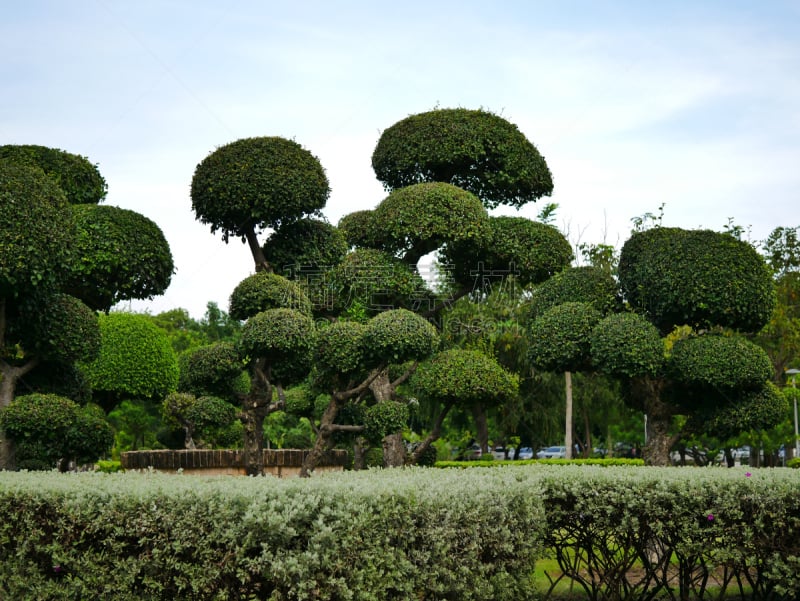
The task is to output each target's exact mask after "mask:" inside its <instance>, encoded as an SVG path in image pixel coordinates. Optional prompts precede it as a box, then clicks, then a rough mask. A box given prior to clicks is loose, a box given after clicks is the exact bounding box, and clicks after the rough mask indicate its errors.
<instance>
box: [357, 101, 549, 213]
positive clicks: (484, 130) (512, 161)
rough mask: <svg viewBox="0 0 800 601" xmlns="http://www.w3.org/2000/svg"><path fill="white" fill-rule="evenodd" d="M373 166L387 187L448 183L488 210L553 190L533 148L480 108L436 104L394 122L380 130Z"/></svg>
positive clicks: (516, 131) (510, 127) (513, 128)
mask: <svg viewBox="0 0 800 601" xmlns="http://www.w3.org/2000/svg"><path fill="white" fill-rule="evenodd" d="M372 167H373V169H374V170H375V175H376V176H377V177H378V179H379V180H380V181H381V182H383V185H384V187H385V188H386V189H387V190H396V189H398V188H403V187H405V186H410V185H412V184H418V183H421V182H446V183H450V184H453V185H456V186H458V187H459V188H463V189H464V190H467V191H469V192H472V193H473V194H475V195H476V196H478V197H479V198H480V199H481V200H482V201H483V203H484V205H485V206H486V207H487V208H490V209H491V208H495V207H497V206H498V205H501V204H506V205H511V206H513V207H517V208H519V207H521V206H522V205H524V204H526V203H528V202H531V201H535V200H537V199H539V198H541V197H542V196H549V195H550V194H551V193H552V191H553V181H552V177H551V175H550V170H549V169H548V168H547V164H546V163H545V161H544V158H543V157H542V156H541V155H540V154H539V151H538V150H537V149H536V147H535V146H534V145H533V144H531V143H530V142H529V141H528V139H527V138H526V137H525V136H524V135H523V134H522V133H521V132H520V131H519V129H517V127H516V126H515V125H513V124H511V123H509V122H508V121H506V120H505V119H503V118H502V117H500V116H498V115H495V114H493V113H490V112H488V111H483V110H469V109H461V108H459V109H436V110H433V111H429V112H425V113H420V114H417V115H411V116H410V117H407V118H405V119H403V120H401V121H399V122H397V123H395V124H394V125H393V126H391V127H390V128H388V129H386V130H385V131H384V132H383V134H381V137H380V139H379V140H378V144H377V146H376V147H375V151H374V152H373V154H372Z"/></svg>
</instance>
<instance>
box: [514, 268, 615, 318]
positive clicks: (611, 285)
mask: <svg viewBox="0 0 800 601" xmlns="http://www.w3.org/2000/svg"><path fill="white" fill-rule="evenodd" d="M566 302H578V303H588V304H590V305H592V306H593V307H594V308H595V309H597V310H598V311H600V313H601V314H602V315H608V314H609V313H613V312H617V311H619V310H620V308H621V299H620V297H619V289H618V286H617V283H616V281H615V280H614V278H613V277H612V276H611V274H610V273H609V272H608V271H606V270H604V269H601V268H599V267H594V266H590V265H586V266H582V267H572V268H568V269H564V270H563V271H560V272H559V273H556V274H555V275H554V276H553V277H551V278H549V279H548V280H546V281H544V282H542V283H541V284H539V285H538V286H536V287H535V288H534V289H533V291H532V293H531V296H530V299H529V300H528V302H527V303H526V307H525V313H526V314H527V318H528V319H530V320H533V319H536V318H537V317H538V316H539V315H541V314H542V313H544V312H545V311H547V310H548V309H550V308H551V307H555V306H556V305H560V304H561V303H566Z"/></svg>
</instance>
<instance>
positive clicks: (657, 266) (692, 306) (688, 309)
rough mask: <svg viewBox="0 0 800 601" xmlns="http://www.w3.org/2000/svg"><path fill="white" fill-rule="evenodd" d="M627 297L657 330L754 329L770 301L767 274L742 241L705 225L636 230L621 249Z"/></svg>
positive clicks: (622, 279) (772, 301)
mask: <svg viewBox="0 0 800 601" xmlns="http://www.w3.org/2000/svg"><path fill="white" fill-rule="evenodd" d="M619 280H620V285H621V286H622V290H623V293H624V295H625V297H626V299H627V301H628V302H629V303H630V304H631V306H632V307H633V308H634V310H635V311H637V312H640V313H643V314H645V315H646V316H647V317H648V319H650V321H652V322H653V323H654V324H655V325H656V327H658V328H659V330H661V332H662V333H667V332H670V331H671V330H672V329H673V328H674V327H675V326H679V325H689V326H692V327H693V328H695V329H703V328H709V327H713V326H721V327H728V328H732V329H736V330H740V331H743V332H756V331H758V330H759V329H761V328H762V327H763V326H764V324H765V323H766V322H767V321H768V320H769V318H770V315H771V313H772V309H773V307H774V305H775V291H774V287H773V283H772V275H771V273H770V271H769V268H768V267H767V264H766V263H765V262H764V259H763V258H762V257H761V256H760V255H759V254H758V252H757V251H756V250H755V249H754V248H753V247H752V246H751V245H750V244H748V243H747V242H744V241H742V240H738V239H737V238H734V237H733V236H731V235H729V234H726V233H719V232H713V231H710V230H682V229H678V228H654V229H651V230H646V231H643V232H637V233H635V234H634V235H633V236H631V238H630V239H629V240H628V241H627V242H626V243H625V244H624V246H623V247H622V251H621V252H620V261H619Z"/></svg>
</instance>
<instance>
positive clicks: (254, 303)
mask: <svg viewBox="0 0 800 601" xmlns="http://www.w3.org/2000/svg"><path fill="white" fill-rule="evenodd" d="M279 308H286V309H295V310H297V311H300V312H301V313H304V314H307V315H310V314H311V302H310V301H309V300H308V297H307V296H306V294H305V293H304V292H303V290H302V289H301V288H300V286H298V285H297V284H296V283H295V282H293V281H291V280H288V279H286V278H285V277H283V276H281V275H278V274H276V273H271V272H268V271H259V272H256V273H255V274H253V275H251V276H248V277H246V278H245V279H243V280H242V281H241V282H239V285H238V286H236V288H234V290H233V292H232V293H231V298H230V306H229V308H228V314H229V315H230V316H231V317H232V318H233V319H238V320H240V321H244V320H246V319H250V318H251V317H253V316H254V315H256V314H258V313H260V312H262V311H266V310H268V309H279Z"/></svg>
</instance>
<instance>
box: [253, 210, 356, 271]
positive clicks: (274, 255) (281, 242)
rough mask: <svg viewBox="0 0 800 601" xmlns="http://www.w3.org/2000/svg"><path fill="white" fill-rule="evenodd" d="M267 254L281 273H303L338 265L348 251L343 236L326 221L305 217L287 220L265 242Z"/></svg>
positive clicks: (267, 257) (270, 261)
mask: <svg viewBox="0 0 800 601" xmlns="http://www.w3.org/2000/svg"><path fill="white" fill-rule="evenodd" d="M263 249H264V256H265V257H266V259H267V261H268V262H269V264H270V265H272V267H273V269H275V271H277V272H278V273H284V272H291V273H293V274H295V275H298V276H301V277H302V275H303V273H304V270H307V271H308V272H309V273H313V272H315V271H317V270H320V269H328V268H330V267H332V266H334V265H337V264H338V263H339V262H341V260H342V259H343V258H344V256H345V255H346V254H347V250H348V247H347V241H346V240H345V238H344V235H343V234H342V233H341V232H340V231H339V230H338V229H336V228H335V227H334V226H332V225H331V224H330V223H328V222H326V221H322V220H320V219H311V218H305V219H300V220H298V221H293V222H291V223H286V224H284V225H282V226H281V227H280V229H278V230H276V231H275V232H274V233H273V234H272V235H271V236H270V237H269V238H268V239H267V241H266V242H265V243H264V246H263Z"/></svg>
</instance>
